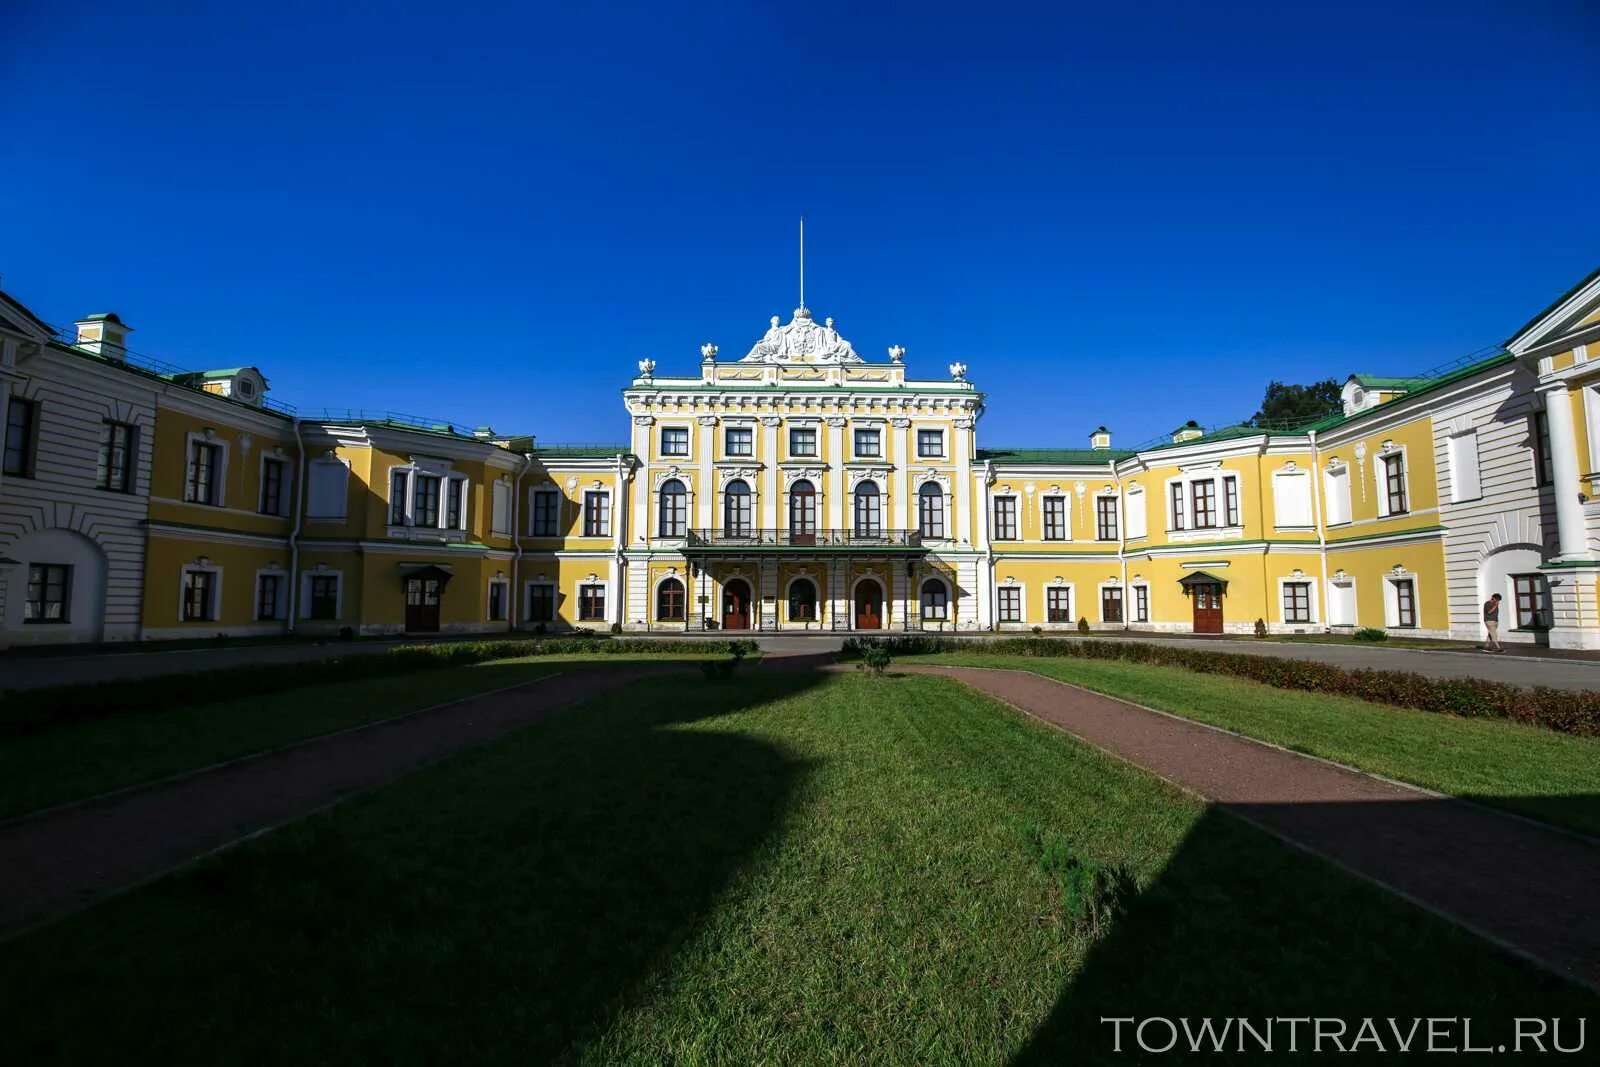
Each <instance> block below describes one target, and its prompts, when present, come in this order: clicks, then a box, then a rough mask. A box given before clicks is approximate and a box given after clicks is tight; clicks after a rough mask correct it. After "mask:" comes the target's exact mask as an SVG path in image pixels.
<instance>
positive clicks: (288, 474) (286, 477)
mask: <svg viewBox="0 0 1600 1067" xmlns="http://www.w3.org/2000/svg"><path fill="white" fill-rule="evenodd" d="M268 463H277V464H280V465H281V466H282V467H283V481H282V482H281V483H279V484H280V489H279V492H278V510H277V511H257V512H256V514H258V515H272V516H276V517H277V518H280V519H285V518H288V517H289V515H290V514H291V513H293V511H294V507H293V501H294V464H292V463H290V462H289V457H288V456H283V455H278V454H276V453H274V452H267V451H263V452H262V453H261V458H260V460H259V461H257V464H256V507H257V508H259V507H260V506H261V490H263V489H264V488H266V485H267V464H268Z"/></svg>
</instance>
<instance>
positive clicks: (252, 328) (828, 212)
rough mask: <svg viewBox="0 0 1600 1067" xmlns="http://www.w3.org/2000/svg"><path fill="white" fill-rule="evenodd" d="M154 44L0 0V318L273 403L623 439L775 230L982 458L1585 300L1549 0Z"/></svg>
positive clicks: (1419, 363)
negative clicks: (129, 328)
mask: <svg viewBox="0 0 1600 1067" xmlns="http://www.w3.org/2000/svg"><path fill="white" fill-rule="evenodd" d="M180 6H181V5H176V4H174V5H110V4H104V5H86V4H78V3H73V2H71V0H62V2H56V3H49V4H29V3H25V2H22V0H15V2H13V3H3V2H0V19H3V22H4V27H5V29H4V31H3V32H4V37H5V40H6V45H7V47H6V62H5V63H4V64H3V65H0V145H3V148H0V153H3V156H0V158H3V160H4V166H0V220H3V222H0V272H3V283H0V284H3V285H4V286H5V288H6V289H7V290H9V291H10V292H12V293H14V294H15V295H17V296H18V297H19V298H21V299H23V300H24V301H26V302H28V303H29V304H31V305H32V306H33V307H34V309H35V310H36V311H37V312H39V313H40V314H41V315H43V316H44V317H45V318H47V319H49V320H50V321H53V322H58V323H67V322H70V320H72V319H73V318H76V317H78V316H79V315H81V314H85V313H88V312H93V311H105V310H115V311H118V312H120V313H121V314H122V315H123V316H124V317H125V318H126V319H127V320H128V321H129V322H130V323H131V324H132V325H133V326H134V327H135V328H136V329H137V331H138V332H137V333H136V334H135V335H134V338H133V341H134V344H133V346H132V347H134V348H135V349H136V350H139V351H144V352H149V353H151V354H154V355H158V356H161V357H163V358H165V359H168V360H171V361H173V362H176V363H180V364H183V365H186V366H228V365H232V364H234V363H237V362H250V363H255V364H258V365H259V366H260V367H262V369H263V370H264V371H265V372H266V373H267V375H268V376H269V378H270V379H271V382H272V387H273V393H274V395H275V396H276V397H278V398H280V399H283V400H285V401H288V402H290V403H294V404H296V405H298V406H299V407H301V409H302V410H305V409H314V408H321V407H322V406H324V405H337V406H358V407H367V408H388V409H393V410H398V411H405V412H415V413H417V414H422V415H439V416H441V417H446V418H453V419H458V420H462V421H464V422H487V423H490V424H492V425H494V426H495V427H496V428H497V429H502V430H509V429H515V430H521V431H532V432H534V433H536V434H538V435H539V436H540V438H541V439H542V440H545V441H547V442H557V441H614V440H622V439H625V437H626V433H627V429H628V427H627V420H626V417H625V415H624V413H623V411H622V409H621V403H620V398H619V396H618V390H619V389H620V388H621V387H622V386H623V385H624V384H625V383H626V381H627V380H628V379H629V378H630V377H631V375H632V374H633V373H634V369H635V363H636V361H637V360H638V359H639V358H641V357H643V356H651V357H654V358H655V359H657V360H658V361H659V363H660V371H659V373H693V372H694V368H695V366H696V363H697V360H698V348H699V345H700V344H701V343H702V342H704V341H708V340H709V341H715V342H716V343H717V344H719V345H720V346H721V347H722V351H723V354H724V355H725V356H730V357H735V356H738V355H742V354H743V353H744V351H745V350H746V349H747V348H748V346H749V345H750V344H751V343H752V342H753V341H754V340H755V339H756V338H757V337H758V336H759V335H760V334H761V333H762V332H763V330H764V329H765V327H766V320H767V317H768V316H770V315H773V314H782V315H783V316H784V317H785V319H787V318H788V314H789V311H790V309H791V308H792V307H793V306H794V304H795V296H796V294H795V262H794V260H795V233H794V230H795V220H796V218H797V216H799V215H800V214H802V213H803V214H805V215H806V217H807V220H808V222H807V227H808V267H809V270H808V279H807V290H806V292H807V297H808V302H809V304H810V305H811V307H812V308H813V309H814V311H815V312H816V314H817V315H818V317H821V316H824V315H832V316H834V317H835V318H837V320H838V324H839V328H840V330H841V332H842V333H843V334H844V335H845V336H846V337H848V338H849V339H850V340H851V341H853V342H854V343H855V345H856V347H857V349H858V351H860V352H862V354H863V355H865V356H867V358H869V359H882V358H883V352H884V348H885V346H887V345H889V344H894V343H899V344H904V345H905V346H906V347H907V348H908V349H909V355H908V361H909V363H910V365H911V369H912V372H913V374H923V375H927V376H930V377H944V376H945V374H946V371H945V367H946V364H947V363H948V362H949V361H951V360H952V359H961V360H964V361H966V362H967V363H968V364H969V365H970V366H971V374H972V377H973V379H974V380H975V381H976V382H977V383H978V385H979V386H980V387H981V388H983V389H984V390H986V391H987V392H988V393H989V394H990V401H989V410H988V413H987V414H986V415H985V416H984V421H983V423H982V424H981V427H980V430H981V436H982V438H983V440H984V441H985V442H986V443H988V444H991V445H1000V444H1023V445H1028V444H1033V445H1040V444H1079V443H1082V442H1083V441H1084V439H1085V434H1086V433H1087V431H1088V430H1089V429H1090V428H1092V427H1093V426H1094V425H1096V424H1097V423H1099V422H1102V421H1104V422H1107V423H1109V424H1110V425H1111V426H1112V427H1113V429H1114V430H1116V431H1117V434H1118V441H1119V443H1132V442H1134V441H1137V440H1141V439H1144V438H1146V437H1149V436H1151V435H1153V434H1156V433H1160V432H1162V431H1165V430H1169V429H1171V428H1172V427H1173V426H1175V425H1177V424H1179V423H1181V422H1182V421H1183V420H1185V419H1188V418H1198V419H1200V420H1201V421H1202V422H1207V423H1210V422H1217V421H1221V420H1224V419H1228V418H1234V417H1239V416H1245V415H1248V414H1250V413H1251V412H1252V411H1253V410H1254V409H1255V406H1256V403H1257V401H1258V400H1259V398H1260V394H1261V390H1262V387H1263V386H1264V384H1265V383H1266V381H1267V379H1269V378H1272V377H1278V378H1283V379H1288V380H1311V379H1314V378H1317V377H1325V376H1338V377H1341V378H1342V377H1343V376H1344V375H1345V374H1347V373H1349V372H1351V371H1355V370H1365V371H1373V372H1390V373H1410V372H1415V371H1418V370H1420V369H1423V368H1427V367H1430V366H1432V365H1435V364H1438V363H1440V362H1442V361H1445V360H1448V359H1451V358H1454V357H1456V356H1458V355H1460V354H1462V353H1465V352H1467V351H1470V350H1472V349H1475V348H1478V347H1480V346H1482V345H1485V344H1490V343H1494V342H1497V341H1500V340H1502V339H1504V338H1505V337H1506V335H1507V334H1508V333H1510V332H1511V331H1512V330H1513V329H1514V328H1516V327H1517V326H1519V325H1520V324H1521V323H1522V321H1523V320H1524V319H1525V318H1526V317H1528V316H1529V315H1531V314H1532V313H1533V312H1535V311H1537V310H1538V309H1539V308H1541V307H1542V306H1543V305H1544V304H1545V303H1547V302H1548V301H1550V300H1551V299H1553V298H1554V297H1555V296H1556V295H1558V294H1559V293H1560V292H1561V291H1562V290H1564V289H1565V288H1566V287H1567V286H1569V285H1571V284H1572V283H1573V282H1575V281H1576V280H1577V279H1578V278H1580V277H1581V276H1582V275H1584V274H1585V273H1587V272H1588V271H1589V270H1590V269H1592V268H1593V267H1595V266H1596V265H1597V264H1600V215H1597V214H1596V212H1595V210H1594V207H1595V201H1594V193H1595V190H1596V189H1597V188H1600V139H1597V137H1596V129H1597V123H1596V118H1597V111H1600V5H1597V4H1595V3H1593V2H1589V0H1532V2H1527V3H1518V4H1507V3H1498V2H1496V3H1479V2H1474V0H1453V2H1449V3H1438V4H1431V3H1430V4H1405V3H1378V4H1366V3H1337V4H1327V5H1324V6H1322V7H1321V9H1320V10H1315V9H1313V8H1312V7H1311V6H1309V5H1301V4H1295V3H1282V2H1281V0H1280V2H1272V3H1263V4H1260V5H1253V4H1239V5H1229V4H1217V5H1213V4H1205V3H1182V4H1164V3H1145V4H1138V5H1131V4H1128V5H1123V4H1105V3H1094V4H1083V5H1078V4H1065V5H1040V6H1039V7H1038V8H1037V9H1030V8H1027V7H1009V6H1006V5H1002V4H995V3H987V4H978V5H971V4H968V5H960V6H955V7H952V8H950V9H948V10H940V9H939V8H938V6H937V5H931V4H905V5H900V6H893V7H890V6H876V5H871V6H870V10H869V9H868V8H869V5H863V4H859V3H857V4H841V5H837V6H834V5H826V4H824V5H794V4H787V5H778V4H759V5H757V4H748V5H737V6H727V7H721V6H714V5H708V4H694V5H689V4H684V5H682V6H678V7H671V8H668V7H655V6H649V5H629V6H628V7H627V8H626V9H624V8H622V7H621V6H620V5H609V4H559V5H549V6H547V7H545V8H544V9H543V10H534V9H532V8H531V7H527V6H523V5H507V6H505V7H504V8H490V7H486V6H480V5H476V4H464V5H438V4H429V5H420V4H418V5H414V8H413V10H411V11H410V12H409V13H408V12H405V11H401V10H385V9H382V8H380V7H378V6H376V5H373V6H371V7H364V6H363V7H362V9H361V10H356V9H355V8H356V7H357V5H350V7H351V10H350V11H348V12H347V13H343V14H338V15H330V14H328V13H327V12H326V11H324V10H322V9H323V8H332V7H344V6H345V5H324V4H306V5H300V4H292V3H290V4H283V3H280V4H272V5H265V4H262V5H254V6H256V7H257V8H259V10H258V11H257V12H256V13H253V14H252V13H244V12H242V11H241V10H237V9H239V8H243V7H245V6H246V5H242V4H240V5H235V4H223V3H217V4H208V5H195V6H191V7H189V8H188V10H185V11H181V12H179V11H178V8H179V7H180ZM452 6H454V7H459V8H462V9H467V10H469V11H470V13H463V14H457V13H455V12H453V11H451V10H449V8H451V7H452ZM161 8H169V9H170V10H169V11H167V12H166V13H158V9H161ZM1224 8H1226V9H1227V10H1226V11H1224V10H1223V9H1224Z"/></svg>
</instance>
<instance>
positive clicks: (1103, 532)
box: [1094, 496, 1117, 541]
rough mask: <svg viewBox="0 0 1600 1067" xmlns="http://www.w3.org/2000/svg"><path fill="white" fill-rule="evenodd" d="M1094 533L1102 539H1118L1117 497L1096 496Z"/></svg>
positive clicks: (1098, 538)
mask: <svg viewBox="0 0 1600 1067" xmlns="http://www.w3.org/2000/svg"><path fill="white" fill-rule="evenodd" d="M1094 535H1095V538H1096V539H1097V540H1100V541H1115V540H1116V539H1117V498H1116V497H1114V496H1097V497H1095V498H1094Z"/></svg>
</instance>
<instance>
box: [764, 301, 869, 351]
mask: <svg viewBox="0 0 1600 1067" xmlns="http://www.w3.org/2000/svg"><path fill="white" fill-rule="evenodd" d="M739 362H741V363H860V362H862V359H861V357H860V356H858V355H856V350H855V349H854V348H853V347H851V345H850V342H849V341H846V340H845V339H844V338H843V337H840V336H839V331H838V330H835V329H834V328H833V320H832V319H826V320H824V322H823V324H822V325H821V326H818V325H817V323H816V321H815V320H813V319H812V318H811V311H810V310H809V309H808V308H803V307H800V308H795V309H794V317H793V318H792V319H790V320H789V322H788V324H787V325H784V326H779V325H778V316H776V315H774V316H772V327H771V329H769V330H767V332H766V334H765V335H764V336H763V337H762V338H761V340H759V341H757V342H756V343H755V345H754V346H753V347H752V348H751V349H750V351H749V353H748V354H747V355H746V356H745V357H744V359H742V360H740V361H739Z"/></svg>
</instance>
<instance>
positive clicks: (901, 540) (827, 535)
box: [683, 528, 924, 553]
mask: <svg viewBox="0 0 1600 1067" xmlns="http://www.w3.org/2000/svg"><path fill="white" fill-rule="evenodd" d="M683 547H684V551H685V552H724V553H736V552H749V551H761V552H775V551H781V552H830V553H844V552H856V553H867V552H876V553H884V552H889V553H915V552H922V551H924V548H923V545H922V533H921V532H920V531H918V530H886V529H879V530H853V529H852V530H815V531H812V532H810V533H801V532H798V531H795V530H759V529H753V528H750V529H738V528H733V529H714V530H706V529H696V530H690V531H689V532H688V536H687V537H685V538H684V545H683Z"/></svg>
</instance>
